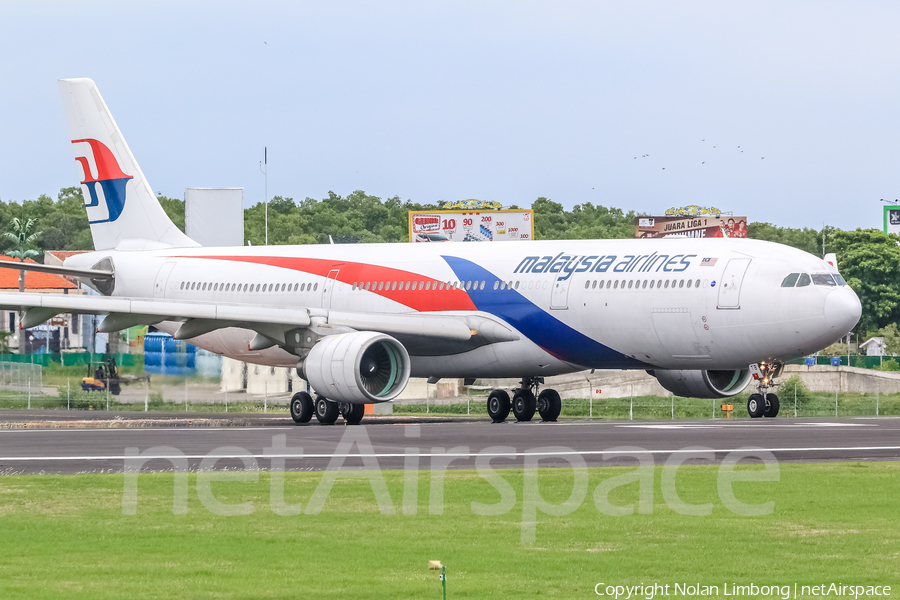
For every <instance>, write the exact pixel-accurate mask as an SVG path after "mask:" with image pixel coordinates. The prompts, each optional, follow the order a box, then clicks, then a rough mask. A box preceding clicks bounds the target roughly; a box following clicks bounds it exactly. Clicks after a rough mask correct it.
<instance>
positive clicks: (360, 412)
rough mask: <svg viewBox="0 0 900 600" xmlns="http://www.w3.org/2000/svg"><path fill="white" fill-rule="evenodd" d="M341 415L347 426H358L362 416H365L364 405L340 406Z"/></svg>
mask: <svg viewBox="0 0 900 600" xmlns="http://www.w3.org/2000/svg"><path fill="white" fill-rule="evenodd" d="M341 414H342V415H343V416H344V421H346V422H347V425H359V422H360V421H362V420H363V416H364V415H365V414H366V405H365V404H349V403H348V404H341Z"/></svg>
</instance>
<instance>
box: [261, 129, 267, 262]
mask: <svg viewBox="0 0 900 600" xmlns="http://www.w3.org/2000/svg"><path fill="white" fill-rule="evenodd" d="M263 165H265V167H266V168H265V170H263ZM259 172H260V173H262V174H263V175H265V178H266V198H265V202H266V246H268V245H269V147H268V146H266V147H265V148H264V149H263V162H261V163H259Z"/></svg>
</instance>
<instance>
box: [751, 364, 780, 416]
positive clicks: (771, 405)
mask: <svg viewBox="0 0 900 600" xmlns="http://www.w3.org/2000/svg"><path fill="white" fill-rule="evenodd" d="M783 369H784V364H781V363H765V362H761V363H759V375H758V376H759V384H758V385H757V388H756V389H757V390H758V391H759V393H757V394H750V399H749V400H747V413H749V415H750V418H751V419H758V418H760V417H776V416H777V415H778V408H779V404H778V396H776V395H775V394H774V393H772V392H770V391H769V388H770V387H774V385H775V378H776V377H778V376H779V375H781V371H782V370H783Z"/></svg>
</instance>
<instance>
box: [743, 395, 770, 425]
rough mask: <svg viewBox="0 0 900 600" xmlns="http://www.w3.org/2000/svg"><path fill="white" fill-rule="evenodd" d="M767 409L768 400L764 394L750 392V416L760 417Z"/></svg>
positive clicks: (748, 408) (748, 405)
mask: <svg viewBox="0 0 900 600" xmlns="http://www.w3.org/2000/svg"><path fill="white" fill-rule="evenodd" d="M765 411H766V401H765V400H764V399H763V396H762V394H750V399H749V400H747V413H748V414H749V415H750V418H751V419H758V418H760V417H761V416H763V413H764V412H765Z"/></svg>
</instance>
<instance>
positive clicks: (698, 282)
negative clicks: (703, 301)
mask: <svg viewBox="0 0 900 600" xmlns="http://www.w3.org/2000/svg"><path fill="white" fill-rule="evenodd" d="M694 286H695V287H700V280H699V279H698V280H697V283H695V284H694Z"/></svg>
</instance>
